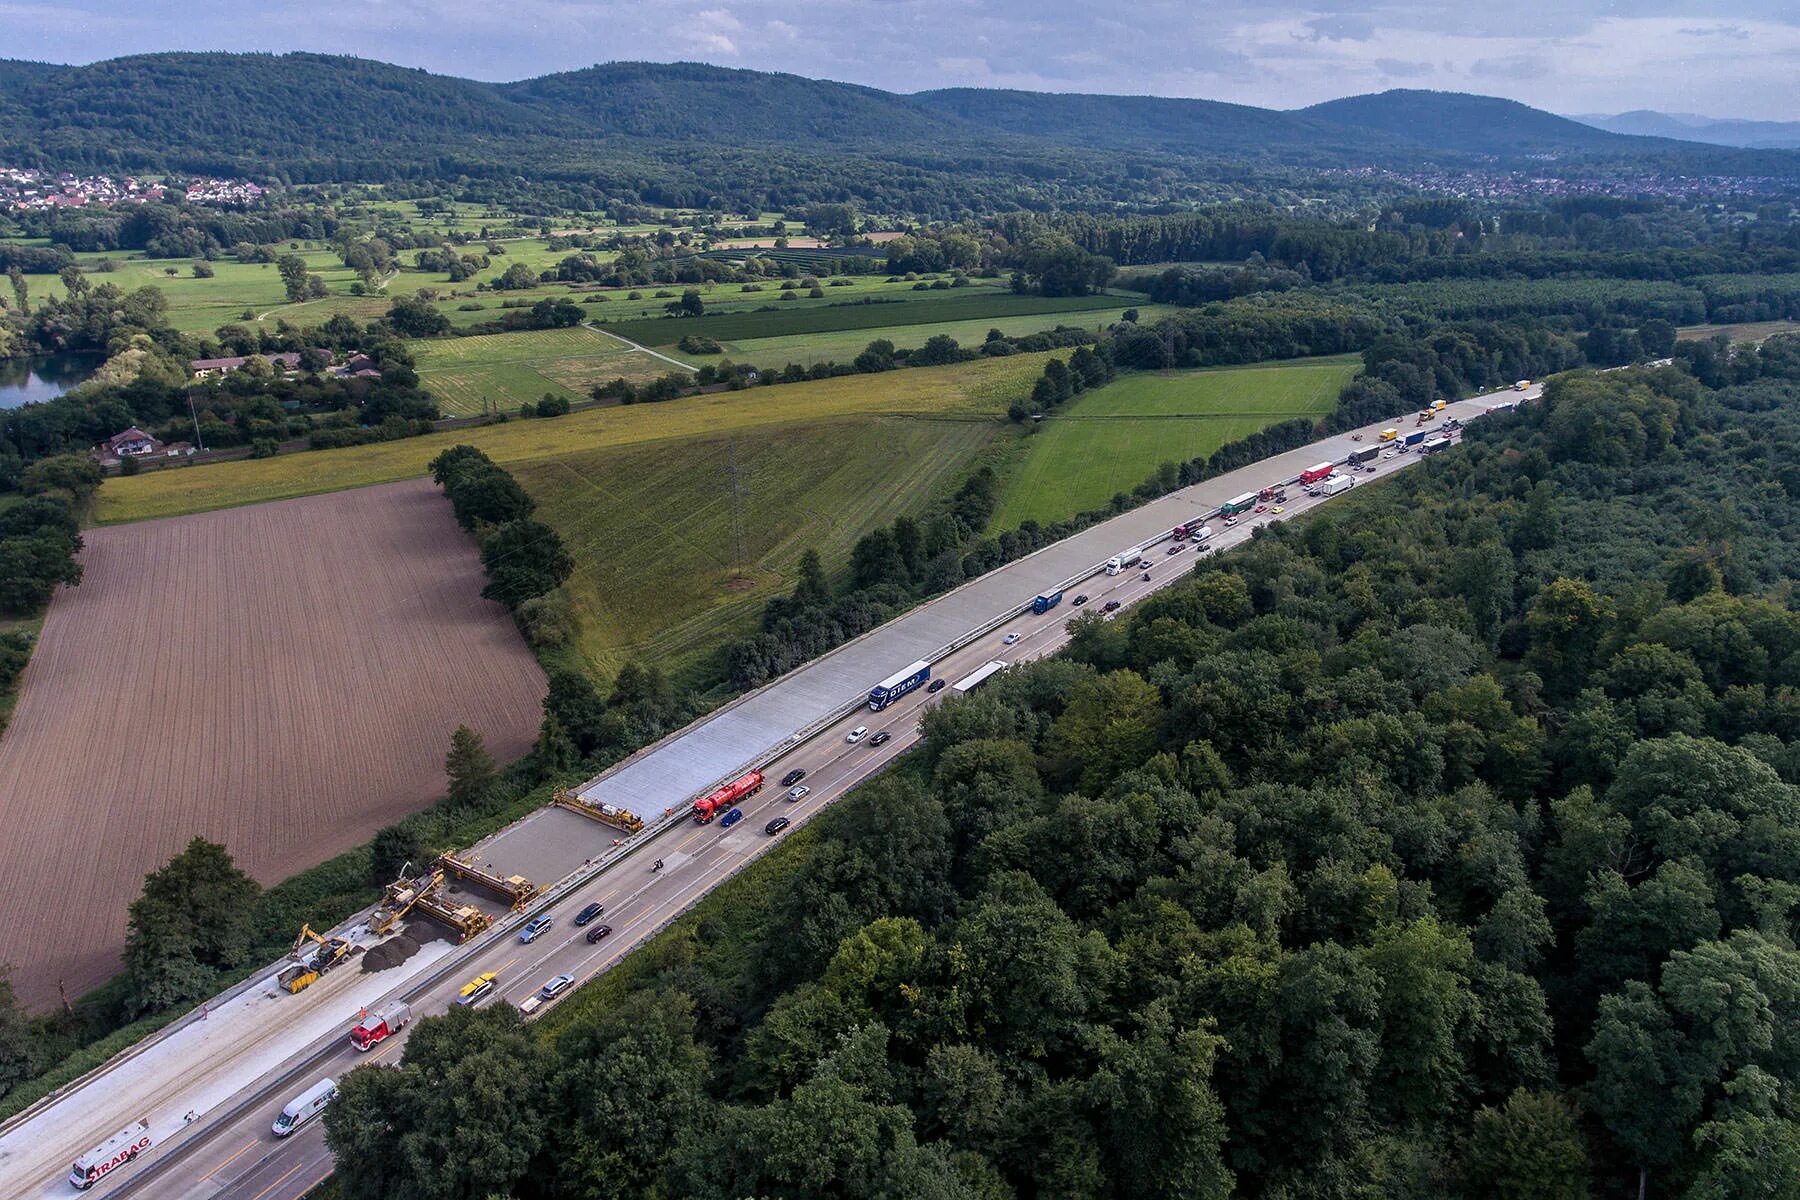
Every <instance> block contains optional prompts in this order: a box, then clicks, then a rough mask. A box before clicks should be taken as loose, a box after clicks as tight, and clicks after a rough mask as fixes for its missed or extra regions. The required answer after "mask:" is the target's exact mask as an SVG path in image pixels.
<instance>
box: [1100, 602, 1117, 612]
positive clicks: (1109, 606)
mask: <svg viewBox="0 0 1800 1200" xmlns="http://www.w3.org/2000/svg"><path fill="white" fill-rule="evenodd" d="M1104 608H1105V610H1106V611H1107V612H1118V611H1119V602H1118V601H1117V600H1108V601H1107V602H1106V604H1105V605H1104Z"/></svg>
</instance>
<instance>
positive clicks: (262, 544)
mask: <svg viewBox="0 0 1800 1200" xmlns="http://www.w3.org/2000/svg"><path fill="white" fill-rule="evenodd" d="M85 536H86V539H87V549H86V551H85V552H84V553H83V556H82V562H83V565H84V567H85V569H86V577H85V578H84V580H83V581H82V584H81V586H80V587H78V588H75V589H72V590H70V589H65V590H63V591H62V592H60V593H59V594H58V595H57V597H56V599H55V601H54V602H53V603H52V605H51V607H50V613H49V618H48V620H47V621H46V623H45V626H44V633H43V638H42V640H41V642H40V643H39V645H38V648H37V650H36V651H35V653H34V654H33V655H32V661H31V666H30V667H29V669H28V670H27V672H26V676H25V680H24V686H23V688H22V691H21V694H20V697H19V703H18V708H17V710H16V711H15V712H14V714H13V719H12V722H11V724H10V726H9V727H8V728H7V730H6V734H5V736H4V738H0V898H3V899H4V904H0V910H3V911H4V914H5V916H4V919H0V963H11V964H12V966H13V968H14V969H13V982H14V984H15V985H16V986H17V988H18V991H19V994H20V996H21V998H22V999H23V1000H24V1001H25V1002H26V1003H28V1004H30V1005H32V1006H33V1007H39V1006H43V1005H45V1004H47V1003H49V1002H51V1001H53V1000H54V999H55V997H56V986H57V981H58V980H61V981H63V983H64V984H65V985H66V986H67V988H68V991H69V994H70V995H71V996H74V995H77V994H79V993H80V992H81V991H83V990H84V989H86V988H88V987H91V986H93V985H94V984H96V983H99V982H101V981H102V980H104V979H105V978H106V977H108V976H109V975H111V974H112V973H113V972H115V971H116V970H117V969H118V954H119V948H120V946H121V945H122V944H123V942H124V937H125V908H126V905H127V904H128V903H130V901H131V900H132V899H133V898H135V897H136V895H137V893H138V890H139V888H140V886H141V884H142V881H143V876H144V874H145V873H146V872H147V871H150V870H152V869H153V868H155V867H157V866H159V865H160V864H162V863H163V862H165V861H167V860H168V858H169V857H170V856H171V855H172V854H174V853H175V852H177V851H179V850H180V849H181V848H182V847H183V846H184V845H186V843H187V842H188V840H189V839H190V838H192V837H193V836H194V835H195V834H203V835H205V836H206V837H208V838H211V839H213V840H214V841H217V842H222V843H223V844H224V845H225V846H226V847H227V848H228V849H229V850H230V851H231V852H232V854H234V855H235V856H236V857H237V860H238V862H239V863H240V864H241V865H243V866H244V867H245V868H246V869H247V870H249V871H250V872H251V873H252V874H254V875H255V876H256V878H257V879H259V880H261V881H262V882H264V883H273V882H275V881H277V880H279V879H282V878H285V877H286V876H288V875H291V874H293V873H294V872H296V871H298V870H301V869H302V868H305V867H308V866H311V865H312V864H314V863H317V862H320V861H322V860H324V859H326V858H329V857H331V856H332V855H334V854H337V853H340V852H341V851H343V850H346V849H348V848H349V847H351V846H354V845H356V844H357V843H359V842H362V841H366V840H367V839H368V837H369V835H370V834H371V833H372V832H373V831H374V830H376V829H377V828H379V827H380V826H382V825H384V824H387V823H389V822H391V821H393V820H395V819H396V818H398V817H400V816H403V815H404V814H406V813H408V812H411V811H414V810H416V809H418V808H421V807H423V806H424V805H425V804H427V803H429V802H430V801H431V800H432V799H434V798H435V797H437V796H439V795H441V794H442V793H443V789H444V752H445V750H446V749H447V747H448V743H449V738H450V733H451V731H452V730H453V729H455V728H456V726H457V725H458V724H459V723H466V724H467V725H469V726H470V727H471V728H473V729H476V730H478V731H479V732H481V733H482V735H483V736H484V737H486V739H487V744H488V747H489V749H491V750H492V751H493V752H494V755H495V757H496V758H498V759H500V760H501V761H505V760H506V759H508V758H511V757H514V756H516V755H518V754H520V753H522V752H523V751H524V750H525V749H526V748H527V747H528V746H529V745H530V744H531V741H532V738H533V736H534V734H535V733H536V730H537V725H538V721H539V715H540V714H539V702H540V701H541V699H542V698H543V695H544V689H545V681H544V675H543V672H542V671H541V670H540V669H539V668H538V665H537V662H536V660H534V659H533V658H532V657H531V655H530V653H529V652H528V651H527V650H526V648H525V646H524V644H523V642H522V641H521V640H520V638H519V635H518V633H517V631H516V630H515V629H514V628H513V625H512V621H511V620H510V618H508V616H507V614H506V611H505V610H504V609H503V608H501V607H500V606H499V605H496V604H493V603H491V602H490V601H487V600H483V599H481V587H482V583H483V575H482V571H481V564H480V562H479V560H478V559H477V558H476V554H475V547H474V543H473V541H472V540H471V539H470V538H469V537H468V535H467V534H465V533H463V531H462V530H460V529H458V528H457V527H456V523H455V522H454V521H453V520H452V519H451V516H450V506H449V505H448V504H447V503H446V502H445V501H444V499H443V498H442V496H441V495H439V494H438V492H437V489H436V488H434V487H433V486H432V485H431V483H430V481H428V480H415V481H411V482H406V483H395V484H388V485H386V486H382V487H370V488H361V489H358V490H355V491H348V492H339V493H336V494H333V495H327V496H314V497H309V498H306V499H300V500H284V501H279V502H276V503H271V504H260V505H256V506H254V507H249V508H237V509H230V510H227V511H224V512H213V513H202V514H198V515H195V516H189V517H176V518H172V519H169V520H162V521H151V522H145V523H142V524H136V525H121V526H114V527H111V528H105V529H96V530H93V531H91V532H89V533H87V534H86V535H85Z"/></svg>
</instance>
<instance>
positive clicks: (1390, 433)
mask: <svg viewBox="0 0 1800 1200" xmlns="http://www.w3.org/2000/svg"><path fill="white" fill-rule="evenodd" d="M1399 436H1400V431H1399V430H1398V429H1384V430H1382V431H1381V440H1382V441H1384V442H1391V441H1393V440H1394V439H1395V438H1397V437H1399Z"/></svg>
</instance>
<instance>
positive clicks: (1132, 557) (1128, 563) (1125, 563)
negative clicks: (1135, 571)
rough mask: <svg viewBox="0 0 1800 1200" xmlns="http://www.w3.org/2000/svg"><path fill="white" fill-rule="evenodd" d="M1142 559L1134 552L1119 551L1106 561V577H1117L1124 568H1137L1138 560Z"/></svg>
mask: <svg viewBox="0 0 1800 1200" xmlns="http://www.w3.org/2000/svg"><path fill="white" fill-rule="evenodd" d="M1143 557H1144V556H1143V555H1142V554H1141V553H1139V552H1138V551H1136V550H1121V551H1120V552H1119V553H1117V554H1115V555H1113V556H1112V557H1111V558H1109V559H1107V560H1106V573H1107V574H1108V575H1117V574H1118V573H1119V572H1120V571H1123V570H1124V569H1125V568H1126V567H1135V566H1137V564H1138V560H1139V559H1141V558H1143Z"/></svg>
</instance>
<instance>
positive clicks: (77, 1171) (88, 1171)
mask: <svg viewBox="0 0 1800 1200" xmlns="http://www.w3.org/2000/svg"><path fill="white" fill-rule="evenodd" d="M151 1144H152V1143H151V1138H150V1122H149V1121H147V1120H141V1119H140V1120H137V1121H134V1122H132V1123H131V1124H130V1125H127V1126H126V1127H125V1128H123V1129H121V1130H119V1132H117V1133H115V1134H113V1135H112V1136H111V1137H109V1138H107V1139H106V1140H105V1141H104V1142H101V1143H100V1144H99V1145H98V1146H95V1147H94V1148H93V1149H92V1150H89V1151H88V1152H87V1153H85V1154H83V1155H82V1156H81V1157H80V1158H78V1159H76V1160H75V1165H74V1166H73V1167H71V1168H69V1182H70V1183H72V1184H74V1185H75V1186H76V1187H77V1188H79V1189H80V1190H81V1191H84V1192H85V1191H87V1190H88V1189H89V1188H91V1187H93V1186H94V1185H95V1184H96V1183H99V1182H100V1181H101V1180H102V1179H104V1178H106V1177H107V1176H108V1175H110V1174H112V1173H113V1172H114V1171H116V1170H118V1169H119V1168H120V1167H122V1166H124V1165H125V1164H126V1163H128V1162H133V1161H135V1160H136V1159H137V1156H138V1155H140V1154H142V1153H143V1152H144V1151H146V1150H148V1149H149V1148H150V1146H151Z"/></svg>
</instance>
